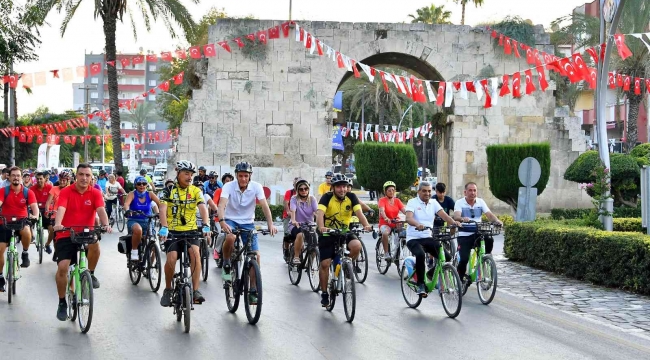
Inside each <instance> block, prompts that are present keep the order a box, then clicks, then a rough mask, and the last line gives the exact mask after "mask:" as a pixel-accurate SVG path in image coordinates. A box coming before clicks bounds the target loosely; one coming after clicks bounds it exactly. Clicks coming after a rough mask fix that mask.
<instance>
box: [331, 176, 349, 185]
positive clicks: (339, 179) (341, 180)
mask: <svg viewBox="0 0 650 360" xmlns="http://www.w3.org/2000/svg"><path fill="white" fill-rule="evenodd" d="M340 184H345V185H349V184H350V182H349V181H348V179H347V178H346V177H345V176H344V175H343V174H336V175H334V176H332V186H336V185H340Z"/></svg>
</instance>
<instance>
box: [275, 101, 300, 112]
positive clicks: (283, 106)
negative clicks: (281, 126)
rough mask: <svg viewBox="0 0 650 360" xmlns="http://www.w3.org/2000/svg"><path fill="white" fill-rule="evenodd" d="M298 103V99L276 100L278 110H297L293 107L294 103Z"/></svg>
mask: <svg viewBox="0 0 650 360" xmlns="http://www.w3.org/2000/svg"><path fill="white" fill-rule="evenodd" d="M296 103H299V101H279V102H278V110H279V111H293V110H297V109H294V104H296Z"/></svg>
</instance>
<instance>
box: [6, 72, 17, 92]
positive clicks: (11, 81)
mask: <svg viewBox="0 0 650 360" xmlns="http://www.w3.org/2000/svg"><path fill="white" fill-rule="evenodd" d="M8 78H9V80H8V81H6V82H8V83H9V87H10V88H12V89H15V88H16V86H18V79H19V78H20V77H19V76H18V75H9V76H8Z"/></svg>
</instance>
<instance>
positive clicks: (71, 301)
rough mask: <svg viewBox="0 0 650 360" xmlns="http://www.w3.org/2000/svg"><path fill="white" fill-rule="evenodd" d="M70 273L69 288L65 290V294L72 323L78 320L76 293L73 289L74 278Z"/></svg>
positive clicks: (69, 318)
mask: <svg viewBox="0 0 650 360" xmlns="http://www.w3.org/2000/svg"><path fill="white" fill-rule="evenodd" d="M70 275H71V274H70V272H68V282H67V284H68V287H67V288H66V290H65V293H66V295H67V298H68V320H70V321H75V320H77V310H78V308H77V300H76V297H75V293H74V291H72V288H73V287H74V286H73V284H74V278H71V277H70Z"/></svg>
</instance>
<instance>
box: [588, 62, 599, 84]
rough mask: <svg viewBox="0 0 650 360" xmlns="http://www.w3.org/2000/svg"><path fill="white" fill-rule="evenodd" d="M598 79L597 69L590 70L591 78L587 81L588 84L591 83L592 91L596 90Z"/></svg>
mask: <svg viewBox="0 0 650 360" xmlns="http://www.w3.org/2000/svg"><path fill="white" fill-rule="evenodd" d="M597 79H598V70H596V68H592V67H590V68H589V78H588V79H587V82H588V83H589V87H590V88H591V89H596V84H597V81H596V80H597Z"/></svg>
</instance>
